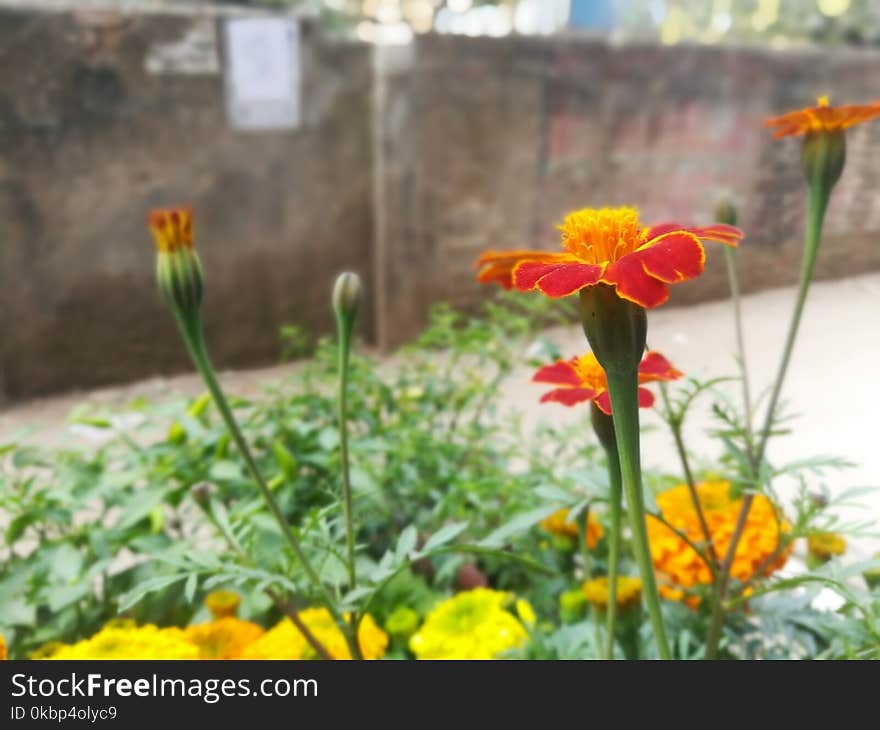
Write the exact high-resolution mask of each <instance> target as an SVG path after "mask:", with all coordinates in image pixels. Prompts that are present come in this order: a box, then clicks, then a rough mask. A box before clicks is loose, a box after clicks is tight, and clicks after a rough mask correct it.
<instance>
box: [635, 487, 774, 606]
mask: <svg viewBox="0 0 880 730" xmlns="http://www.w3.org/2000/svg"><path fill="white" fill-rule="evenodd" d="M696 489H697V495H698V497H699V500H700V505H701V507H702V510H703V514H704V515H705V518H706V524H707V526H708V528H709V534H710V535H711V537H712V543H713V545H714V548H715V552H716V554H717V555H721V556H723V555H726V553H727V549H728V547H729V545H730V540H731V536H732V535H733V532H734V529H735V525H736V521H737V517H738V516H739V513H740V509H741V507H742V501H743V500H742V497H737V498H733V497H731V494H730V483H729V482H726V481H707V482H702V483H701V484H697V485H696ZM657 507H658V508H659V510H660V514H661V515H662V516H663V519H664V520H666V522H668V523H669V524H670V525H672V527H674V528H675V529H676V530H679V531H680V532H681V533H683V534H684V535H685V536H686V537H687V538H688V540H690V541H691V542H692V543H693V544H695V545H701V544H703V543H704V542H705V536H704V533H703V530H702V527H701V525H700V521H699V518H698V516H697V513H696V510H695V509H694V505H693V501H692V500H691V495H690V491H689V490H688V488H687V485H685V484H681V485H679V486H677V487H674V488H672V489H669V490H667V491H665V492H663V493H661V494H659V495H658V496H657ZM647 526H648V539H649V541H650V546H651V558H652V560H653V563H654V568H655V570H656V571H657V574H658V578H659V581H660V585H661V587H660V592H661V594H662V595H664V596H665V597H667V598H671V599H675V600H683V599H685V598H686V597H687V595H688V594H687V591H688V590H689V589H692V588H695V587H697V586H700V585H709V584H710V583H711V582H712V572H711V570H710V569H709V566H708V564H707V563H706V561H705V560H704V559H703V558H702V557H701V556H700V555H699V554H698V553H697V552H696V551H695V550H694V548H692V547H691V546H690V545H689V544H688V543H687V542H686V541H685V540H684V539H682V538H681V537H680V536H679V535H678V534H676V533H675V532H674V531H673V530H671V529H670V528H669V527H667V526H666V525H665V524H664V523H663V522H661V521H660V520H658V519H657V518H655V517H650V516H649V519H648V524H647ZM790 529H791V525H790V524H789V523H788V522H786V521H785V519H784V518H783V517H782V515H781V514H780V512H779V510H778V509H777V508H776V507H775V506H774V505H773V503H772V502H771V501H770V500H769V499H767V497H765V496H764V495H761V494H758V495H755V496H754V500H753V502H752V507H751V509H750V510H749V514H748V519H747V521H746V524H745V527H744V529H743V532H742V537H741V539H740V541H739V543H738V545H737V548H736V553H735V555H734V558H733V563H732V565H731V571H730V575H731V577H733V578H735V579H736V580H738V581H741V582H746V581H749V580H751V579H752V578H754V577H766V576H768V575H770V574H771V573H773V572H774V571H776V570H778V569H779V568H781V567H782V566H783V565H785V562H786V561H787V560H788V556H789V555H790V554H791V549H792V545H791V543H790V542H789V541H787V540H786V539H785V538H786V533H787V532H789V531H790ZM758 574H759V575H758ZM691 598H692V597H691ZM687 602H688V603H689V605H693V604H694V601H693V600H688V601H687Z"/></svg>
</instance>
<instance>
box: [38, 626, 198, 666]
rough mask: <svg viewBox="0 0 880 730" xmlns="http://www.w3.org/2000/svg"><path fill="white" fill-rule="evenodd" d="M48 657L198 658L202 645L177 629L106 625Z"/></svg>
mask: <svg viewBox="0 0 880 730" xmlns="http://www.w3.org/2000/svg"><path fill="white" fill-rule="evenodd" d="M44 658H45V659H198V658H199V648H198V647H197V646H196V645H195V644H193V643H191V642H190V641H188V640H187V638H186V634H185V633H184V632H183V631H181V630H180V629H177V628H166V629H160V628H159V627H158V626H153V625H152V624H146V625H144V626H135V627H118V626H105V627H104V628H103V629H101V630H100V631H99V632H98V633H97V634H95V635H94V636H92V637H91V638H89V639H84V640H83V641H79V642H77V643H76V644H70V645H61V646H60V647H59V648H58V649H57V650H56V651H55V652H53V653H52V654H50V655H48V656H46V657H44Z"/></svg>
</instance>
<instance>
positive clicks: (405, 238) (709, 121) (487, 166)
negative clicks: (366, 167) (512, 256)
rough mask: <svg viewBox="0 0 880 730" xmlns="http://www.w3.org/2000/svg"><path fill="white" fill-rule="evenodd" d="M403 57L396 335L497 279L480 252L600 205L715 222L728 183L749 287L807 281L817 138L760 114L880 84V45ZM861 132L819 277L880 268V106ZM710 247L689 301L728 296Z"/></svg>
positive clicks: (719, 260) (510, 45)
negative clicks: (807, 182) (806, 140)
mask: <svg viewBox="0 0 880 730" xmlns="http://www.w3.org/2000/svg"><path fill="white" fill-rule="evenodd" d="M390 67H391V70H390V71H389V80H388V81H387V82H386V87H387V94H386V96H385V99H384V103H385V106H386V107H387V110H386V114H385V115H384V119H385V121H384V144H385V146H386V149H388V150H390V157H391V162H389V163H388V164H387V166H386V174H385V176H384V178H383V183H384V186H385V191H384V193H383V195H384V197H385V198H386V199H387V200H388V201H390V202H391V205H390V206H389V211H390V212H389V220H388V222H387V224H386V226H385V228H384V235H383V236H382V237H380V238H379V240H378V241H377V246H378V247H379V249H381V250H382V251H383V252H384V253H383V256H384V257H385V259H386V260H387V262H388V267H389V273H388V274H387V282H388V292H387V295H386V296H387V299H386V301H385V302H384V310H383V311H386V312H387V319H388V321H393V323H394V324H393V327H392V328H389V329H387V330H382V329H381V328H380V335H382V334H384V335H385V338H386V341H387V342H396V341H400V339H403V338H406V337H409V336H412V335H413V334H414V333H416V332H417V331H418V329H419V327H421V325H422V323H423V321H424V314H425V311H426V309H427V307H428V306H429V305H430V303H431V302H434V301H438V300H447V301H451V302H453V303H455V304H459V305H471V304H473V303H475V302H476V301H478V300H479V299H480V298H481V297H483V296H485V294H486V292H485V290H484V289H485V288H484V287H480V286H479V285H477V284H476V283H475V282H474V279H473V269H472V264H473V261H474V259H475V258H476V257H477V256H478V254H479V253H480V251H482V250H484V249H487V248H496V249H504V248H529V247H546V248H557V247H558V245H559V242H558V240H559V239H558V233H557V231H556V229H555V225H556V224H557V223H558V222H559V221H560V220H561V218H562V217H563V216H564V214H565V213H566V212H568V211H570V210H572V209H575V208H580V207H585V206H589V207H596V206H602V205H612V206H613V205H636V206H638V207H639V208H640V210H641V212H642V215H643V218H644V219H645V220H647V221H650V222H660V221H668V220H674V221H678V222H681V223H686V222H708V220H709V219H710V218H711V216H712V211H713V209H714V207H715V204H716V201H717V200H718V197H719V196H720V195H721V194H723V193H727V194H731V195H732V196H733V197H734V198H735V199H736V201H737V203H738V206H739V209H740V225H741V226H742V227H743V228H744V229H745V231H746V232H747V234H748V239H747V241H746V242H745V243H744V244H743V246H742V249H741V250H742V255H741V261H740V264H741V269H742V278H743V285H744V288H745V289H746V290H754V289H759V288H766V287H771V286H779V285H782V284H786V283H790V282H794V281H796V279H797V276H798V268H799V259H800V250H801V248H800V247H801V243H800V241H801V236H802V232H803V221H804V203H805V197H804V186H803V180H802V176H801V172H800V167H799V155H800V142H799V140H791V139H789V140H783V141H774V140H773V139H772V136H771V135H770V134H769V133H768V132H767V131H766V130H764V129H762V126H761V121H762V119H764V118H765V117H766V116H768V115H771V114H776V113H780V112H783V111H787V110H789V109H794V108H799V107H802V106H806V105H808V104H811V103H812V102H813V101H814V99H815V97H816V95H817V94H821V93H826V92H828V91H830V92H832V94H833V97H834V100H837V101H838V102H841V103H843V102H860V101H867V100H871V99H875V98H878V97H880V86H878V85H877V78H878V75H880V54H878V53H877V52H876V51H858V52H855V51H845V50H838V49H835V50H834V51H833V52H826V51H822V50H819V49H816V50H804V51H791V52H786V53H782V52H772V51H766V50H755V49H744V48H724V47H717V46H716V47H681V46H679V47H674V48H666V47H658V46H653V45H627V46H623V47H615V46H610V45H608V44H607V43H604V42H602V41H600V40H594V39H588V38H582V37H581V38H575V37H569V38H554V39H524V38H506V39H500V40H489V39H472V38H466V37H452V36H444V37H426V38H423V39H421V40H420V42H419V44H418V46H417V49H416V53H415V54H414V56H413V58H412V61H411V63H410V64H409V65H408V66H406V65H403V64H401V63H396V64H390ZM401 110H406V112H407V113H402V111H401ZM848 140H849V164H848V165H847V170H846V172H845V175H844V178H843V180H842V181H841V182H840V184H839V185H838V188H837V190H836V192H835V194H834V199H833V203H832V205H831V210H830V213H829V219H828V235H827V237H826V240H825V241H824V244H823V247H822V250H821V253H820V257H819V261H818V264H817V274H818V276H820V277H836V276H845V275H852V274H854V273H858V272H860V271H863V270H865V269H869V268H878V267H880V204H878V197H877V195H878V190H880V168H878V160H880V123H877V124H866V125H863V126H861V127H858V128H854V129H852V130H851V131H850V132H849V134H848ZM401 161H402V162H401ZM709 248H710V250H709V263H708V266H707V272H706V274H705V275H704V276H703V277H701V278H700V279H698V280H697V281H694V282H691V283H689V284H687V285H684V286H680V287H676V288H674V289H673V296H672V301H671V304H672V305H674V304H675V303H689V302H694V301H698V300H704V299H708V298H717V297H724V296H727V295H728V287H727V280H726V273H725V269H724V264H723V256H722V255H721V252H720V251H719V250H717V249H718V248H719V246H718V245H717V244H709ZM713 249H714V250H713ZM774 316H775V314H774ZM384 319H386V317H383V316H382V315H381V314H380V317H379V320H380V322H381V321H383V320H384Z"/></svg>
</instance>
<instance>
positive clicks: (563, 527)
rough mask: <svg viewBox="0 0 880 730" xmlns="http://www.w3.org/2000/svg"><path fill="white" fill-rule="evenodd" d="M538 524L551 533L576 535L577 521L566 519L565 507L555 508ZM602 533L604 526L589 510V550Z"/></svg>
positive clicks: (593, 547) (597, 542) (593, 546)
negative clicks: (554, 510)
mask: <svg viewBox="0 0 880 730" xmlns="http://www.w3.org/2000/svg"><path fill="white" fill-rule="evenodd" d="M540 525H541V527H543V528H544V529H545V530H547V532H549V533H551V534H552V535H562V536H567V537H577V536H578V526H577V523H575V522H572V521H571V520H569V519H568V510H567V509H560V510H556V512H554V513H553V514H552V515H550V516H549V517H545V518H544V519H543V520H541V522H540ZM604 534H605V528H604V527H602V523H601V522H599V520H598V519H597V517H596V515H594V514H593V513H592V512H590V517H589V519H588V520H587V536H586V537H587V547H588V548H590V550H593V549H595V547H596V545H598V544H599V540H601V539H602V536H603V535H604Z"/></svg>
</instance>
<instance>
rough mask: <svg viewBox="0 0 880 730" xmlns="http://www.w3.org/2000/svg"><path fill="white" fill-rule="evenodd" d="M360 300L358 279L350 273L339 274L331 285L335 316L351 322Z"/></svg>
mask: <svg viewBox="0 0 880 730" xmlns="http://www.w3.org/2000/svg"><path fill="white" fill-rule="evenodd" d="M360 299H361V279H360V277H359V276H358V275H357V274H353V273H352V272H350V271H346V272H345V273H343V274H340V275H339V276H338V277H337V278H336V283H335V284H334V285H333V311H334V312H335V313H336V316H337V317H339V318H342V319H345V320H350V321H352V322H353V321H354V318H355V317H356V316H357V310H358V305H359V304H360Z"/></svg>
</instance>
